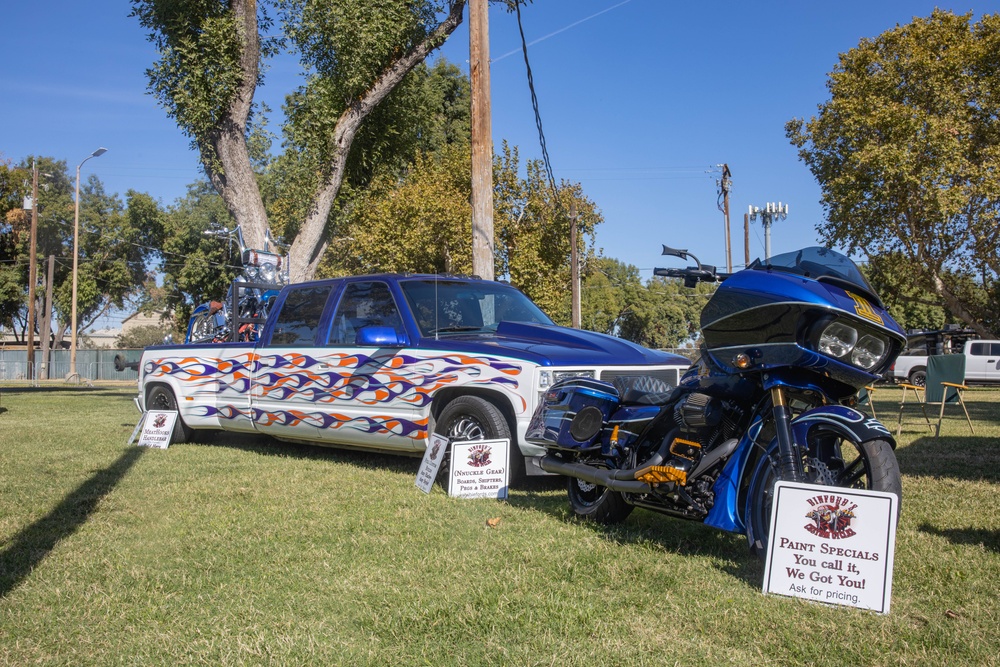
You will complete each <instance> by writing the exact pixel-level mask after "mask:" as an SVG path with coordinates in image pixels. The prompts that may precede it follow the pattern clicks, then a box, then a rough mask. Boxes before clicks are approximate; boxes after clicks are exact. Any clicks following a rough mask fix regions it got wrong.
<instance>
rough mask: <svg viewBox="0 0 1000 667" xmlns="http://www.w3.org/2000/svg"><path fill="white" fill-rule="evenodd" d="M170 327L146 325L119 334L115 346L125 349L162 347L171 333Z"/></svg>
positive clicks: (167, 325) (166, 325)
mask: <svg viewBox="0 0 1000 667" xmlns="http://www.w3.org/2000/svg"><path fill="white" fill-rule="evenodd" d="M169 330H170V325H169V324H166V323H165V324H163V325H162V326H161V325H156V324H144V325H143V326H141V327H135V328H134V329H132V330H131V331H127V332H123V333H121V334H119V336H118V338H117V340H115V346H117V347H124V348H146V347H149V346H150V345H162V344H163V339H164V337H165V336H166V335H167V334H168V333H170V331H169Z"/></svg>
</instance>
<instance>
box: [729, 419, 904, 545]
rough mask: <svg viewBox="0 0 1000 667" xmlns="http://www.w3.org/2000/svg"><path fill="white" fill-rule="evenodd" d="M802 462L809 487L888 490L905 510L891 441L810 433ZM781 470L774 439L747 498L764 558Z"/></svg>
mask: <svg viewBox="0 0 1000 667" xmlns="http://www.w3.org/2000/svg"><path fill="white" fill-rule="evenodd" d="M802 464H803V469H804V471H805V475H806V479H805V481H806V482H807V483H809V484H822V485H824V486H839V487H843V488H849V489H868V490H871V491H887V492H889V493H895V494H896V497H897V498H899V500H900V504H898V505H897V508H898V507H901V504H902V499H903V485H902V480H901V479H900V475H899V464H898V463H897V462H896V455H895V454H894V453H893V451H892V446H891V445H890V444H889V442H888V441H886V440H869V441H867V442H853V441H852V440H850V439H849V438H845V437H843V436H842V435H841V434H838V433H834V432H829V431H823V430H820V429H817V430H816V431H814V432H813V433H811V434H810V437H809V447H808V452H807V454H806V456H805V458H804V459H803V462H802ZM778 470H779V466H778V443H777V441H774V442H772V443H771V445H770V447H768V449H767V452H766V454H765V456H763V457H761V460H760V462H759V463H758V464H757V468H756V470H754V473H753V477H752V478H751V480H750V490H749V493H748V495H747V505H746V530H747V539H748V540H749V541H750V550H751V551H753V552H754V553H756V554H757V555H758V556H759V557H760V558H765V557H766V556H767V541H768V535H769V533H770V529H771V506H772V503H773V496H774V483H775V482H776V481H777V480H778Z"/></svg>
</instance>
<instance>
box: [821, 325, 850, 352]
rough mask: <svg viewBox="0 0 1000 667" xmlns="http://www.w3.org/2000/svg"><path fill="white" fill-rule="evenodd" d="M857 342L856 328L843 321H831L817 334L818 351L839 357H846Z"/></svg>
mask: <svg viewBox="0 0 1000 667" xmlns="http://www.w3.org/2000/svg"><path fill="white" fill-rule="evenodd" d="M857 342H858V330H857V329H855V328H854V327H851V326H848V325H846V324H844V323H843V322H833V323H831V324H829V325H827V327H826V328H825V329H823V333H821V334H820V335H819V351H820V352H822V353H823V354H827V355H830V356H831V357H836V358H838V359H840V358H842V357H846V356H847V355H848V354H849V353H850V351H851V350H852V349H854V344H855V343H857Z"/></svg>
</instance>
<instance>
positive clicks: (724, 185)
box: [719, 164, 733, 273]
mask: <svg viewBox="0 0 1000 667" xmlns="http://www.w3.org/2000/svg"><path fill="white" fill-rule="evenodd" d="M719 187H720V188H721V189H722V214H723V215H724V216H725V218H726V271H728V272H729V273H732V272H733V248H732V243H731V242H730V236H729V191H730V190H732V188H733V175H732V173H731V172H730V171H729V165H728V164H723V165H722V181H721V182H720V183H719Z"/></svg>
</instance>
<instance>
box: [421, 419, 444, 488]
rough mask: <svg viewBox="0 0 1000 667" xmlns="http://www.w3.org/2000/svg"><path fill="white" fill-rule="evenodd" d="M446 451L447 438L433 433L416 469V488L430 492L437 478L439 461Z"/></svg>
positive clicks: (442, 458) (439, 467) (439, 466)
mask: <svg viewBox="0 0 1000 667" xmlns="http://www.w3.org/2000/svg"><path fill="white" fill-rule="evenodd" d="M447 453H448V438H446V437H444V436H443V435H440V434H439V433H433V434H431V437H430V442H429V443H427V449H425V450H424V459H423V460H422V461H421V462H420V468H418V469H417V488H418V489H420V490H421V491H423V492H424V493H430V492H431V489H432V488H433V487H434V480H435V479H436V478H437V474H438V470H440V469H441V461H443V460H444V457H445V454H447Z"/></svg>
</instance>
